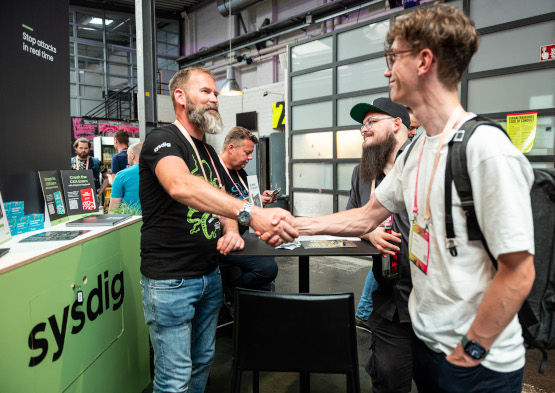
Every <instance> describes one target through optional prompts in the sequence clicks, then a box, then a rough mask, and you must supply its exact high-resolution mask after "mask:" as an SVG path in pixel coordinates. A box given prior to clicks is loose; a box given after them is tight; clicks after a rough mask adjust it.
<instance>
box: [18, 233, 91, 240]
mask: <svg viewBox="0 0 555 393" xmlns="http://www.w3.org/2000/svg"><path fill="white" fill-rule="evenodd" d="M87 232H90V230H79V231H47V232H42V233H37V234H36V235H31V236H29V237H26V238H25V239H22V240H20V241H19V242H20V243H32V242H33V243H34V242H59V241H66V240H73V239H75V238H76V237H77V236H81V235H83V234H85V233H87Z"/></svg>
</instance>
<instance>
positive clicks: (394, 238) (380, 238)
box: [362, 227, 401, 255]
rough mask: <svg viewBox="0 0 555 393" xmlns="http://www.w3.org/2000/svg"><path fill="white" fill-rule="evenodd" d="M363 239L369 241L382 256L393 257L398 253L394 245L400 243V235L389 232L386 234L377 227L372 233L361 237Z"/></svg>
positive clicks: (382, 229)
mask: <svg viewBox="0 0 555 393" xmlns="http://www.w3.org/2000/svg"><path fill="white" fill-rule="evenodd" d="M362 238H363V239H366V240H370V242H372V244H373V245H374V247H376V248H377V249H378V251H379V252H381V253H382V254H389V255H395V253H396V252H398V251H399V247H397V246H396V245H395V244H393V243H391V242H395V243H401V234H400V233H397V232H393V231H391V233H387V232H386V231H385V229H384V228H383V227H378V228H376V229H374V230H373V231H372V232H370V233H368V234H366V235H364V236H362Z"/></svg>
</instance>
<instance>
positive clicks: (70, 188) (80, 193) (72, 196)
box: [60, 169, 98, 216]
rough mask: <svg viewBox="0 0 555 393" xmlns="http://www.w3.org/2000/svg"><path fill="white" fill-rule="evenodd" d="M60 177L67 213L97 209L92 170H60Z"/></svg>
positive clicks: (87, 211)
mask: <svg viewBox="0 0 555 393" xmlns="http://www.w3.org/2000/svg"><path fill="white" fill-rule="evenodd" d="M60 177H61V180H62V188H63V190H64V199H65V203H66V207H67V214H68V215H70V216H73V215H76V214H85V213H93V212H97V211H98V204H97V201H96V192H95V186H94V177H93V171H92V170H90V169H89V170H79V171H76V170H61V171H60Z"/></svg>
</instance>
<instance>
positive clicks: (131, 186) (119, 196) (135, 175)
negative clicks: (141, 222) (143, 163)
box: [109, 142, 143, 215]
mask: <svg viewBox="0 0 555 393" xmlns="http://www.w3.org/2000/svg"><path fill="white" fill-rule="evenodd" d="M142 147H143V143H142V142H138V143H134V144H132V145H131V146H130V147H129V149H128V150H127V161H128V163H129V168H126V169H123V170H121V171H119V172H118V174H117V175H116V178H115V179H114V184H113V185H112V194H111V195H110V208H109V211H110V213H114V212H115V211H117V212H120V213H131V214H135V215H141V214H142V211H141V202H140V200H139V166H138V165H137V164H138V163H139V156H140V155H141V149H142Z"/></svg>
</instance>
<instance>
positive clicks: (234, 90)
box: [220, 0, 243, 96]
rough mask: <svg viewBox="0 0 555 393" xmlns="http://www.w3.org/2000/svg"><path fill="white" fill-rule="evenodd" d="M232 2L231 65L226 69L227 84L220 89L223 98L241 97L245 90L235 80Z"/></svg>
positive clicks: (229, 20)
mask: <svg viewBox="0 0 555 393" xmlns="http://www.w3.org/2000/svg"><path fill="white" fill-rule="evenodd" d="M231 1H232V0H228V3H227V4H228V6H229V19H228V30H229V55H228V58H229V65H228V66H227V68H226V78H225V82H224V84H223V85H222V88H221V89H220V94H221V95H223V96H240V95H243V90H241V87H239V83H237V79H235V70H234V69H233V67H232V65H231Z"/></svg>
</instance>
